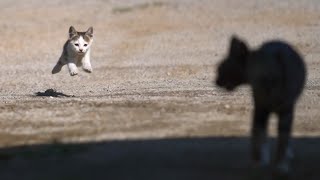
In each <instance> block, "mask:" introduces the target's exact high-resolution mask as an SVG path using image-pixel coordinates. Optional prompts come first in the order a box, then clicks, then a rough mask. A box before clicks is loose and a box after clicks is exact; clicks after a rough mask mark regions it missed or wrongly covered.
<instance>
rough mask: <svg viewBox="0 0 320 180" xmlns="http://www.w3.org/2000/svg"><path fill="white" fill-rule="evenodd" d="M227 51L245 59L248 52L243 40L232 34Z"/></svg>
mask: <svg viewBox="0 0 320 180" xmlns="http://www.w3.org/2000/svg"><path fill="white" fill-rule="evenodd" d="M229 53H230V55H232V56H235V57H237V58H240V59H242V60H245V58H246V57H247V56H248V54H249V49H248V46H247V44H246V43H245V42H244V41H242V40H240V39H239V38H238V37H237V36H235V35H233V36H232V38H231V43H230V50H229Z"/></svg>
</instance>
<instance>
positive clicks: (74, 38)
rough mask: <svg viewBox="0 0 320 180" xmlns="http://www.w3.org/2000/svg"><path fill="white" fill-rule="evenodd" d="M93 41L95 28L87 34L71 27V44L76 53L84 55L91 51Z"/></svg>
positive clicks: (90, 29)
mask: <svg viewBox="0 0 320 180" xmlns="http://www.w3.org/2000/svg"><path fill="white" fill-rule="evenodd" d="M92 41H93V28H92V27H90V28H89V29H88V30H87V31H86V32H78V31H76V29H75V28H74V27H73V26H71V27H70V28H69V43H70V44H71V47H72V48H73V50H74V51H75V52H77V53H78V54H84V53H86V52H87V51H88V49H90V46H91V44H92Z"/></svg>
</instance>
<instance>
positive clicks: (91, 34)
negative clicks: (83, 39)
mask: <svg viewBox="0 0 320 180" xmlns="http://www.w3.org/2000/svg"><path fill="white" fill-rule="evenodd" d="M86 35H88V36H90V37H93V27H89V29H88V30H87V31H86Z"/></svg>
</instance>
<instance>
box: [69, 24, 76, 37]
mask: <svg viewBox="0 0 320 180" xmlns="http://www.w3.org/2000/svg"><path fill="white" fill-rule="evenodd" d="M77 34H78V33H77V30H76V29H75V28H74V27H73V26H70V28H69V37H70V38H72V37H74V36H76V35H77Z"/></svg>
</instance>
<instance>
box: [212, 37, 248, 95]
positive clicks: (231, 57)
mask: <svg viewBox="0 0 320 180" xmlns="http://www.w3.org/2000/svg"><path fill="white" fill-rule="evenodd" d="M248 55H249V50H248V47H247V45H246V43H245V42H243V41H242V40H240V39H238V38H237V37H235V36H233V37H232V38H231V43H230V48H229V54H228V56H227V57H226V58H225V59H224V60H222V62H221V63H220V65H219V66H218V75H217V79H216V84H217V85H218V86H220V87H223V88H225V89H227V90H229V91H231V90H234V89H235V88H236V87H237V86H239V85H241V84H244V83H245V82H246V74H245V73H246V72H245V71H246V63H247V57H248Z"/></svg>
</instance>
